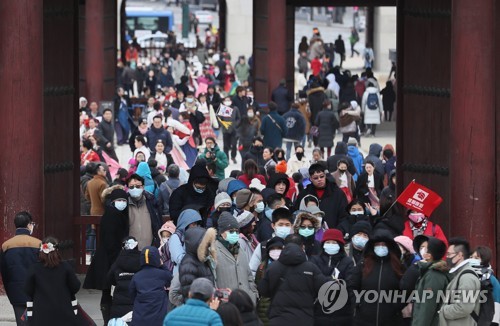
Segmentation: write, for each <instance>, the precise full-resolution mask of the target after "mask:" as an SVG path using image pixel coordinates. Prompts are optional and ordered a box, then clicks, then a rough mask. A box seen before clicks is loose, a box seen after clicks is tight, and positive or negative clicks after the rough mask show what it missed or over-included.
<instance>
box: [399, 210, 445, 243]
mask: <svg viewBox="0 0 500 326" xmlns="http://www.w3.org/2000/svg"><path fill="white" fill-rule="evenodd" d="M407 216H408V219H407V220H406V222H405V224H404V230H403V235H405V236H407V237H408V238H410V239H412V240H413V239H415V237H416V236H418V235H421V234H423V235H426V236H430V237H435V238H438V239H439V240H441V241H443V242H444V243H445V244H446V245H448V239H446V236H445V235H444V232H443V230H442V229H441V227H440V226H439V225H438V224H436V223H434V222H432V221H429V218H428V217H427V216H425V215H424V213H422V212H418V211H413V210H409V211H408V213H407Z"/></svg>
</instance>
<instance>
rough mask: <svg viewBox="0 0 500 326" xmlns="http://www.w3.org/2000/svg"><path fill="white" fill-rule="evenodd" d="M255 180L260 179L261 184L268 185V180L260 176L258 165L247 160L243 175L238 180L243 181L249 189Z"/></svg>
mask: <svg viewBox="0 0 500 326" xmlns="http://www.w3.org/2000/svg"><path fill="white" fill-rule="evenodd" d="M254 178H256V179H258V180H259V181H260V183H261V184H263V185H266V178H265V177H264V176H263V175H262V174H259V168H258V167H257V163H255V161H254V160H252V159H249V160H246V161H245V164H244V166H243V174H242V175H240V176H239V177H238V180H241V181H243V183H245V184H246V185H247V187H248V186H250V183H251V182H252V179H254Z"/></svg>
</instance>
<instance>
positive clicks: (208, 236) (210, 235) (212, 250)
mask: <svg viewBox="0 0 500 326" xmlns="http://www.w3.org/2000/svg"><path fill="white" fill-rule="evenodd" d="M216 237H217V230H215V228H208V229H207V232H205V235H204V236H203V239H201V242H200V245H199V246H198V252H197V254H198V259H199V260H200V261H201V262H204V261H205V260H206V258H207V256H209V255H210V256H212V258H213V260H214V261H217V250H216V247H215V240H216Z"/></svg>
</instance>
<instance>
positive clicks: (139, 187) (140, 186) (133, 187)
mask: <svg viewBox="0 0 500 326" xmlns="http://www.w3.org/2000/svg"><path fill="white" fill-rule="evenodd" d="M142 187H143V186H142V185H137V186H129V187H128V189H136V188H137V189H141V188H142Z"/></svg>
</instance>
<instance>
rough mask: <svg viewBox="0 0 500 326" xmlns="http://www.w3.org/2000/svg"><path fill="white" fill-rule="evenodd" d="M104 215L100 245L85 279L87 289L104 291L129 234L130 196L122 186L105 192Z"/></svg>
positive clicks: (100, 230)
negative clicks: (106, 281)
mask: <svg viewBox="0 0 500 326" xmlns="http://www.w3.org/2000/svg"><path fill="white" fill-rule="evenodd" d="M102 195H103V198H104V199H105V204H106V206H105V209H104V214H103V215H102V217H101V223H100V228H99V243H98V244H97V249H96V251H95V254H94V257H93V258H92V262H91V263H90V267H89V269H88V271H87V275H86V277H85V282H84V283H83V287H84V288H85V289H96V290H102V289H103V287H104V282H105V280H106V275H107V273H108V271H109V268H110V267H111V265H112V264H113V263H114V262H115V260H116V257H118V254H119V253H120V251H121V249H122V241H123V238H125V237H126V236H127V233H128V209H127V206H128V203H127V200H128V197H129V196H128V194H127V193H126V192H125V190H123V187H122V186H113V187H110V188H107V189H105V190H104V192H103V194H102Z"/></svg>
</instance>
